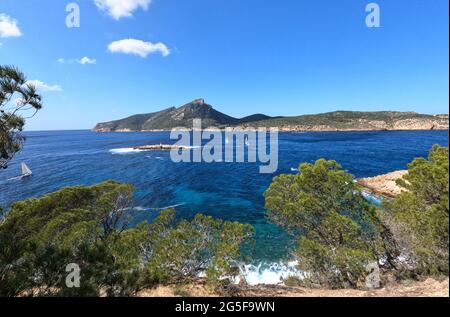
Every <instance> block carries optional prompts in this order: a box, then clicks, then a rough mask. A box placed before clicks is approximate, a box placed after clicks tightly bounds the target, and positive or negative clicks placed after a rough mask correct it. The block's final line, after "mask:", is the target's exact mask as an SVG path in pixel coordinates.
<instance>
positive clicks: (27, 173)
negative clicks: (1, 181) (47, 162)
mask: <svg viewBox="0 0 450 317" xmlns="http://www.w3.org/2000/svg"><path fill="white" fill-rule="evenodd" d="M21 168H22V175H20V177H28V176H31V175H33V172H32V171H31V170H30V168H29V167H28V166H27V164H25V163H22V165H21Z"/></svg>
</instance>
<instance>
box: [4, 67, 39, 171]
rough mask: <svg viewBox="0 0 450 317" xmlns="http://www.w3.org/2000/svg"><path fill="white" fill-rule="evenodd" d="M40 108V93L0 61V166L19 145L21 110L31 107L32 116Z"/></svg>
mask: <svg viewBox="0 0 450 317" xmlns="http://www.w3.org/2000/svg"><path fill="white" fill-rule="evenodd" d="M41 108H42V104H41V96H40V95H38V94H37V91H36V87H35V86H33V85H32V84H30V83H27V81H26V78H25V75H24V74H23V73H22V72H21V71H19V70H18V69H17V68H15V67H13V66H1V65H0V168H6V167H7V164H8V162H9V161H10V160H11V159H12V157H13V156H14V154H15V153H17V152H18V151H20V149H21V148H22V144H23V141H24V137H23V135H22V134H21V131H22V129H23V126H24V125H25V118H24V117H23V114H24V113H27V112H30V111H31V112H32V114H31V116H34V114H35V113H36V112H37V111H38V110H39V109H41Z"/></svg>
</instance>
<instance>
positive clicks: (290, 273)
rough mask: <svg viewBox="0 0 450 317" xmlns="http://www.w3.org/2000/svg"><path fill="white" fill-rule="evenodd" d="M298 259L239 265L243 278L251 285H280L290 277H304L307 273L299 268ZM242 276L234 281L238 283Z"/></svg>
mask: <svg viewBox="0 0 450 317" xmlns="http://www.w3.org/2000/svg"><path fill="white" fill-rule="evenodd" d="M297 266H298V262H297V261H290V262H287V263H283V262H279V263H259V264H244V265H241V266H240V267H239V270H240V273H241V276H242V278H243V279H244V280H245V282H246V283H247V284H249V285H252V286H253V285H278V284H282V283H283V281H284V280H285V279H287V278H289V277H296V278H299V279H303V278H304V277H305V273H304V272H302V271H301V270H299V269H298V267H297ZM240 279H241V278H236V279H235V280H234V282H235V283H236V284H238V283H239V282H240Z"/></svg>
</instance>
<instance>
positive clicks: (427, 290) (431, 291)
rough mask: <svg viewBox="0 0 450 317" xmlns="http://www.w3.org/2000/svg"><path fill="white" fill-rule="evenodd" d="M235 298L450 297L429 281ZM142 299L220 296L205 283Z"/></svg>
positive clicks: (262, 289) (444, 287)
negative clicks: (369, 288)
mask: <svg viewBox="0 0 450 317" xmlns="http://www.w3.org/2000/svg"><path fill="white" fill-rule="evenodd" d="M230 294H231V295H228V296H235V297H449V280H448V278H447V279H443V280H440V281H439V280H435V279H431V278H430V279H427V280H425V281H420V282H419V281H409V282H404V283H399V284H392V285H389V286H386V287H384V288H381V289H378V290H373V291H365V290H354V289H348V290H331V289H307V288H300V287H285V286H253V287H252V286H236V287H235V288H233V290H232V292H231V293H230ZM221 295H222V296H223V294H221ZM138 296H139V297H215V296H219V294H217V293H215V292H214V290H213V289H211V288H209V287H207V286H206V285H205V284H204V283H196V284H189V285H184V286H161V287H157V288H155V289H150V290H145V291H142V292H141V293H139V295H138Z"/></svg>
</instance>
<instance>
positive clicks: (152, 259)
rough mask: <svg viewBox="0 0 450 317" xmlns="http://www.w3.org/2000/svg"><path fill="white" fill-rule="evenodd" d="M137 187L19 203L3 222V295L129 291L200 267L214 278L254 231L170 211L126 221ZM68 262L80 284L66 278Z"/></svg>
mask: <svg viewBox="0 0 450 317" xmlns="http://www.w3.org/2000/svg"><path fill="white" fill-rule="evenodd" d="M132 194H133V188H132V186H131V185H127V184H119V183H115V182H113V181H108V182H105V183H102V184H99V185H95V186H91V187H81V186H78V187H69V188H64V189H62V190H60V191H58V192H55V193H51V194H48V195H45V196H44V197H41V198H38V199H29V200H26V201H23V202H19V203H16V204H14V205H13V206H12V207H11V210H10V211H9V212H8V213H7V214H6V217H5V218H4V220H3V222H1V223H0V248H1V250H0V296H17V295H29V296H35V295H41V296H98V295H106V296H128V295H133V294H135V293H136V292H137V291H139V290H140V289H142V288H143V287H152V286H154V285H155V284H158V283H165V282H180V281H183V280H187V279H191V278H195V277H197V276H198V274H199V273H200V272H206V273H207V276H208V278H209V280H210V281H211V282H217V281H218V279H219V278H220V277H222V276H223V275H226V274H228V273H229V272H230V270H231V266H232V264H233V263H235V262H236V261H237V260H238V259H239V257H240V252H239V251H240V246H241V244H243V243H244V242H245V241H246V240H247V239H248V238H249V237H250V236H251V234H252V228H251V227H250V226H247V225H243V224H239V223H231V222H223V221H221V220H215V219H213V218H211V217H207V216H203V215H198V216H196V217H195V219H193V220H192V221H186V220H183V221H179V222H177V221H175V211H173V210H168V211H163V212H162V213H161V214H160V215H159V216H158V217H157V219H156V220H155V221H154V222H153V223H151V224H149V223H146V222H143V223H141V224H139V225H138V226H136V227H135V228H129V222H130V220H131V219H132V216H133V210H132V208H131V202H132ZM70 263H76V264H78V265H79V267H80V269H81V287H80V288H67V287H66V285H65V277H66V275H67V273H66V272H65V267H66V265H68V264H70Z"/></svg>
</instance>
